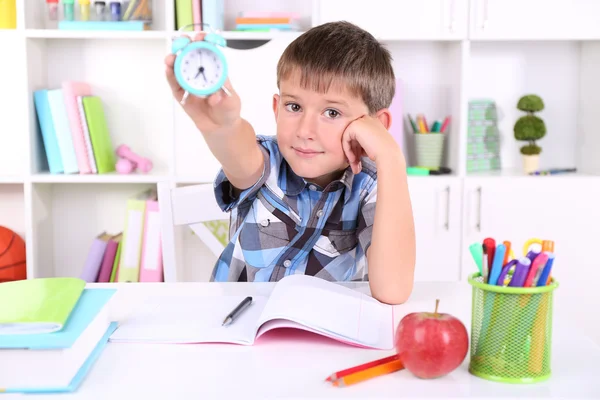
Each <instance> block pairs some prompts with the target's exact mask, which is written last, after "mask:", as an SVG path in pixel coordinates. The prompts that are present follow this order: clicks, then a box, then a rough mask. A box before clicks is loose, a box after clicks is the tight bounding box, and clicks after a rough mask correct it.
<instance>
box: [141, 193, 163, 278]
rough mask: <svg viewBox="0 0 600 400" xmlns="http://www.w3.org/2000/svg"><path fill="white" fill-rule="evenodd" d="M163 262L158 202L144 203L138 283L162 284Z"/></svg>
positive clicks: (149, 201)
mask: <svg viewBox="0 0 600 400" xmlns="http://www.w3.org/2000/svg"><path fill="white" fill-rule="evenodd" d="M162 281H163V261H162V247H161V236H160V213H159V207H158V201H156V200H148V201H147V202H146V215H145V221H144V239H143V242H142V256H141V261H140V282H162Z"/></svg>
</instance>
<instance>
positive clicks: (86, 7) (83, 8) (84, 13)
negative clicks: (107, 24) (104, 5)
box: [79, 0, 90, 21]
mask: <svg viewBox="0 0 600 400" xmlns="http://www.w3.org/2000/svg"><path fill="white" fill-rule="evenodd" d="M79 10H80V15H81V20H82V21H89V20H90V0H79Z"/></svg>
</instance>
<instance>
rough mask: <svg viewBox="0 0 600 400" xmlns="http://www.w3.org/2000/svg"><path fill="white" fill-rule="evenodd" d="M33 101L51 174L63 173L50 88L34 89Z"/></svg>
mask: <svg viewBox="0 0 600 400" xmlns="http://www.w3.org/2000/svg"><path fill="white" fill-rule="evenodd" d="M33 101H34V104H35V110H36V114H37V120H38V123H39V127H40V133H41V136H42V141H43V143H44V150H45V153H46V159H47V160H48V168H49V170H50V173H51V174H61V173H63V172H64V167H63V163H62V157H61V155H60V147H59V145H58V139H57V136H56V131H55V129H54V121H53V120H52V110H51V109H50V101H49V100H48V90H46V89H42V90H36V91H34V92H33Z"/></svg>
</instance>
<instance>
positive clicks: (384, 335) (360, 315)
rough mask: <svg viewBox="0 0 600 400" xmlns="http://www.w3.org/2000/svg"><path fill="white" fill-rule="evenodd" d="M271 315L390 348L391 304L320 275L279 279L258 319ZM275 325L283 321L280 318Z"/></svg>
mask: <svg viewBox="0 0 600 400" xmlns="http://www.w3.org/2000/svg"><path fill="white" fill-rule="evenodd" d="M274 319H286V320H290V321H293V322H296V323H299V324H301V325H304V326H305V327H307V328H308V330H311V331H316V332H318V333H320V334H322V335H324V336H328V337H331V338H334V339H337V340H339V341H342V342H346V343H351V344H354V345H360V346H366V347H372V348H379V349H392V348H393V337H394V326H393V319H392V307H391V306H389V305H387V304H383V303H380V302H378V301H377V300H375V299H373V298H372V297H370V296H368V295H365V294H363V293H360V292H358V291H355V290H352V289H349V288H347V287H343V286H341V285H339V284H337V283H332V282H327V281H325V280H323V279H320V278H315V277H310V276H306V275H293V276H289V277H286V278H284V279H282V280H281V281H280V282H279V283H278V284H277V286H276V287H275V289H274V290H273V292H272V294H271V297H270V299H269V302H268V304H267V305H266V307H265V309H264V311H263V315H262V318H261V320H260V322H259V323H260V324H261V325H262V324H263V323H265V322H267V321H269V320H274ZM277 326H285V324H284V323H282V322H279V323H278V324H277ZM290 327H295V324H290ZM259 332H260V333H262V332H263V331H259Z"/></svg>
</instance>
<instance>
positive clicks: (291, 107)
mask: <svg viewBox="0 0 600 400" xmlns="http://www.w3.org/2000/svg"><path fill="white" fill-rule="evenodd" d="M285 109H286V110H288V111H291V112H298V111H300V106H299V105H298V104H296V103H288V104H286V105H285Z"/></svg>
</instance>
